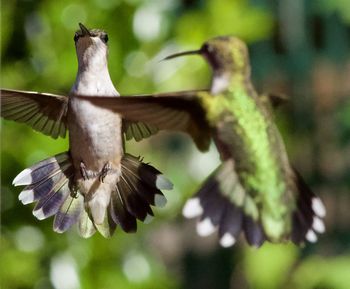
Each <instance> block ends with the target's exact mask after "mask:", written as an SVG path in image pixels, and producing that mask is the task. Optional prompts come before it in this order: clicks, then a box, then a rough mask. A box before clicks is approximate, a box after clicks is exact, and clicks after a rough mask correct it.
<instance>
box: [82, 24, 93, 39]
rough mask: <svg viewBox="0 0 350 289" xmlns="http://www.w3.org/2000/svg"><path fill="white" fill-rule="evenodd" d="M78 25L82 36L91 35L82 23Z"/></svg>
mask: <svg viewBox="0 0 350 289" xmlns="http://www.w3.org/2000/svg"><path fill="white" fill-rule="evenodd" d="M79 27H80V30H81V34H82V35H83V36H91V34H90V31H89V29H87V28H86V27H85V26H84V25H83V24H81V23H79Z"/></svg>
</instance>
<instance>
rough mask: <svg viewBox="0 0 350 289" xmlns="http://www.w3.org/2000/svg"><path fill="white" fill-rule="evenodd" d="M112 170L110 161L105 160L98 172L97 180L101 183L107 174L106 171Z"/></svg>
mask: <svg viewBox="0 0 350 289" xmlns="http://www.w3.org/2000/svg"><path fill="white" fill-rule="evenodd" d="M111 170H112V164H111V163H110V162H107V163H106V164H105V165H104V167H103V169H102V171H101V174H100V177H99V180H100V182H101V183H103V180H104V179H105V177H106V176H107V175H108V173H109V172H110V171H111Z"/></svg>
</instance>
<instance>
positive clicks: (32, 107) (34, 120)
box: [1, 89, 68, 138]
mask: <svg viewBox="0 0 350 289" xmlns="http://www.w3.org/2000/svg"><path fill="white" fill-rule="evenodd" d="M67 104H68V97H66V96H62V95H55V94H49V93H38V92H31V91H20V90H9V89H1V116H2V117H3V118H5V119H8V120H14V121H18V122H22V123H26V124H28V125H29V126H31V127H32V128H33V129H35V130H37V131H40V132H42V133H44V134H46V135H49V136H51V137H53V138H57V137H59V136H61V137H65V135H66V130H67V126H66V114H67Z"/></svg>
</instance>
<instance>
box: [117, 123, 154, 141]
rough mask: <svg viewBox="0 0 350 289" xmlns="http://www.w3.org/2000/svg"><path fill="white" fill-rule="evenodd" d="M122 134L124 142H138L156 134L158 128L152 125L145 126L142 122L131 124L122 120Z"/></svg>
mask: <svg viewBox="0 0 350 289" xmlns="http://www.w3.org/2000/svg"><path fill="white" fill-rule="evenodd" d="M123 132H124V133H125V138H126V140H131V139H132V138H134V139H135V141H140V140H142V139H144V138H148V137H150V136H151V135H153V134H156V133H157V132H158V128H156V127H155V126H154V125H150V124H146V123H143V122H133V121H128V120H125V119H124V120H123Z"/></svg>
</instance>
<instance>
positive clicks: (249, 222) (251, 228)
mask: <svg viewBox="0 0 350 289" xmlns="http://www.w3.org/2000/svg"><path fill="white" fill-rule="evenodd" d="M243 230H244V236H245V238H246V240H247V242H248V244H249V245H250V246H255V247H257V248H259V247H260V246H261V245H262V244H263V243H264V242H265V240H266V237H265V234H264V231H263V228H262V226H261V224H260V222H257V221H255V220H254V219H253V218H252V217H250V216H247V215H245V216H244V219H243Z"/></svg>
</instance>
